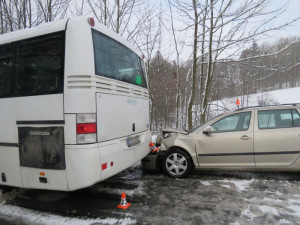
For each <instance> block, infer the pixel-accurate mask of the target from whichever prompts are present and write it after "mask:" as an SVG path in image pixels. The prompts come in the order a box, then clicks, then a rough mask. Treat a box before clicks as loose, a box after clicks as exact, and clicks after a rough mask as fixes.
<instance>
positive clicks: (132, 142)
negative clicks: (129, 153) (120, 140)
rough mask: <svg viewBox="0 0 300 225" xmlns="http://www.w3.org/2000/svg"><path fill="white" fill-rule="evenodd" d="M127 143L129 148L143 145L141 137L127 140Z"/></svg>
mask: <svg viewBox="0 0 300 225" xmlns="http://www.w3.org/2000/svg"><path fill="white" fill-rule="evenodd" d="M126 143H127V146H128V147H131V146H134V145H137V144H140V143H141V140H140V137H139V136H134V137H130V138H127V139H126Z"/></svg>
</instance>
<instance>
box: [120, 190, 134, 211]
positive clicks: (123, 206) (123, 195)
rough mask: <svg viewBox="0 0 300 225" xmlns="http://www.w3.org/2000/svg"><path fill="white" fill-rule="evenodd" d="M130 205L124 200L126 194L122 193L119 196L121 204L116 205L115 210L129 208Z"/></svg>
mask: <svg viewBox="0 0 300 225" xmlns="http://www.w3.org/2000/svg"><path fill="white" fill-rule="evenodd" d="M130 205H131V203H128V202H127V200H126V194H125V193H124V192H123V193H122V194H121V202H120V204H119V205H117V208H119V209H127V208H128V207H129V206H130Z"/></svg>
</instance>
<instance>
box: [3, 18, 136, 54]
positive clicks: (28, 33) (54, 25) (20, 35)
mask: <svg viewBox="0 0 300 225" xmlns="http://www.w3.org/2000/svg"><path fill="white" fill-rule="evenodd" d="M87 19H88V17H83V16H82V17H73V18H69V19H63V20H57V21H52V22H49V23H43V24H40V25H38V26H36V27H31V28H26V29H22V30H17V31H13V32H10V33H5V34H1V35H0V45H3V44H9V43H12V42H16V41H19V40H24V39H27V38H32V37H37V36H41V35H45V34H50V33H54V32H58V31H62V30H65V29H66V28H67V26H69V24H70V25H71V26H72V24H73V22H74V23H77V24H78V23H79V24H82V22H83V21H86V25H88V22H87ZM68 20H70V21H69V22H68ZM79 24H78V25H79ZM84 24H85V23H84ZM88 26H90V25H88ZM78 27H80V25H79V26H78ZM93 28H94V29H96V30H98V31H100V32H102V33H104V34H105V35H108V36H110V37H112V38H113V39H115V40H117V41H118V42H120V43H121V44H123V45H125V46H126V47H128V48H130V49H131V50H132V51H134V52H135V53H136V54H137V55H139V53H138V52H137V51H136V50H135V49H134V48H133V47H132V46H131V45H130V44H129V43H128V41H127V40H126V39H125V38H123V37H121V36H120V35H118V34H117V33H115V32H114V31H112V30H110V29H109V28H107V27H106V26H105V25H103V24H101V23H99V22H96V24H95V26H94V27H93Z"/></svg>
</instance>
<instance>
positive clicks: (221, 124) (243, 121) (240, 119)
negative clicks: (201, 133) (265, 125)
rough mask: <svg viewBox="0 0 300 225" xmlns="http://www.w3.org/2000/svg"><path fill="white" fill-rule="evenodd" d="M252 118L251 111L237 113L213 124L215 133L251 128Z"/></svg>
mask: <svg viewBox="0 0 300 225" xmlns="http://www.w3.org/2000/svg"><path fill="white" fill-rule="evenodd" d="M250 119H251V112H243V113H236V114H233V115H229V116H226V117H224V118H222V119H220V120H218V121H217V122H215V123H214V124H212V125H211V126H212V127H213V128H214V130H215V133H219V132H232V131H244V130H248V129H249V124H250Z"/></svg>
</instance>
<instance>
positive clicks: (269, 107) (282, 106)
mask: <svg viewBox="0 0 300 225" xmlns="http://www.w3.org/2000/svg"><path fill="white" fill-rule="evenodd" d="M291 106H292V107H293V108H294V107H299V106H300V103H289V104H279V105H266V106H250V107H244V108H239V109H236V110H235V111H243V110H246V109H249V110H251V109H259V110H268V109H285V108H291Z"/></svg>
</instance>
